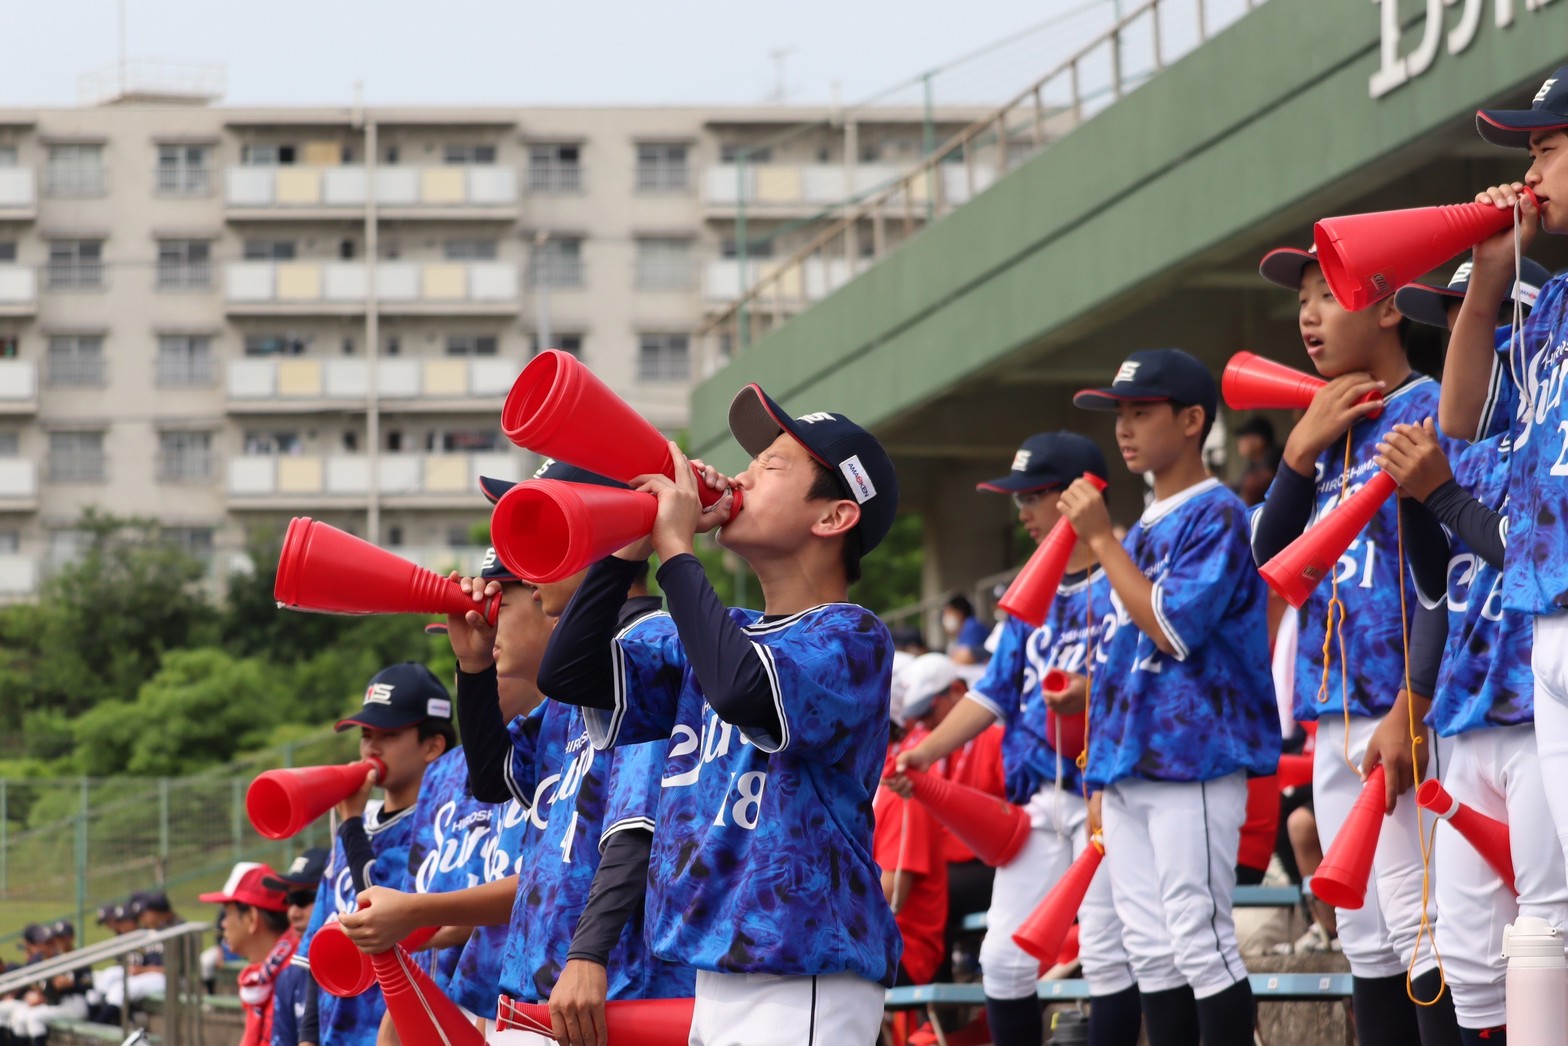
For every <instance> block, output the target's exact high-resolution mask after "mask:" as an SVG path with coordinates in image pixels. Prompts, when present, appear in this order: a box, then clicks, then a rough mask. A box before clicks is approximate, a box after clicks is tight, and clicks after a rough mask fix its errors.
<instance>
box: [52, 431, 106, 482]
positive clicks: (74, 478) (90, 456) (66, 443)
mask: <svg viewBox="0 0 1568 1046" xmlns="http://www.w3.org/2000/svg"><path fill="white" fill-rule="evenodd" d="M48 472H49V479H50V480H51V481H52V482H55V483H102V482H103V481H104V479H105V477H106V470H105V468H104V456H103V432H102V431H97V432H51V433H49V465H48Z"/></svg>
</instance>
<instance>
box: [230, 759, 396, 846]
mask: <svg viewBox="0 0 1568 1046" xmlns="http://www.w3.org/2000/svg"><path fill="white" fill-rule="evenodd" d="M369 770H374V771H375V772H376V780H378V781H384V780H386V776H387V767H386V764H385V763H383V762H382V761H381V760H379V759H366V760H363V761H362V762H358V763H349V764H348V765H347V766H304V767H298V768H296V769H292V770H268V771H267V772H266V773H264V774H260V775H258V776H257V777H256V779H255V780H254V781H252V782H251V783H250V788H249V789H247V790H246V792H245V812H246V813H247V814H249V815H250V823H251V827H253V828H255V829H256V831H257V832H259V833H260V834H261V835H264V836H266V837H267V838H268V839H288V838H290V837H291V836H295V835H298V834H299V833H300V831H301V830H302V829H303V828H304V827H305V826H306V825H307V824H309V823H310V822H312V821H314V820H315V819H316V818H318V817H320V816H321V815H322V814H324V813H326V812H327V811H328V810H330V809H332V808H333V807H334V806H336V805H338V804H339V803H341V802H342V801H343V800H345V799H347V798H348V797H349V796H351V795H353V794H354V793H355V792H357V791H359V788H360V786H361V785H363V784H364V783H365V773H366V772H367V771H369Z"/></svg>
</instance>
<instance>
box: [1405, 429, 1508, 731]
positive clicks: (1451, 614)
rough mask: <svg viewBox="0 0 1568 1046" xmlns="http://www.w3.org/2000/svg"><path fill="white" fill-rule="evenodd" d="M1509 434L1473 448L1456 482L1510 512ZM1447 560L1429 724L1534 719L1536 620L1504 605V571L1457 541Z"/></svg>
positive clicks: (1442, 727) (1459, 465)
mask: <svg viewBox="0 0 1568 1046" xmlns="http://www.w3.org/2000/svg"><path fill="white" fill-rule="evenodd" d="M1510 458H1511V454H1510V453H1509V447H1508V437H1506V436H1499V437H1494V438H1492V439H1489V440H1487V441H1486V442H1484V443H1477V444H1475V445H1474V446H1471V447H1466V448H1465V449H1464V450H1462V451H1460V453H1459V455H1458V460H1457V461H1455V462H1454V480H1455V481H1456V482H1457V483H1458V484H1459V485H1460V486H1461V487H1463V488H1464V489H1465V490H1466V491H1468V492H1469V493H1470V496H1471V497H1473V498H1475V499H1476V500H1477V501H1479V502H1480V503H1481V504H1483V505H1485V506H1486V507H1488V508H1490V509H1493V510H1494V511H1497V512H1502V513H1505V514H1506V513H1507V511H1508V507H1507V499H1508V476H1509V471H1510V467H1511V462H1510ZM1453 542H1454V544H1453V552H1452V555H1451V556H1450V558H1449V561H1448V642H1447V644H1446V645H1445V646H1444V648H1443V667H1442V669H1441V670H1440V671H1439V672H1438V676H1437V696H1436V698H1435V699H1434V700H1433V702H1432V711H1431V713H1430V715H1429V716H1428V717H1427V722H1429V723H1430V724H1431V725H1432V729H1434V730H1436V731H1437V732H1438V734H1439V735H1440V736H1442V737H1452V736H1453V735H1454V734H1462V733H1464V732H1465V731H1467V730H1476V729H1480V728H1482V727H1488V726H1516V725H1518V724H1520V723H1529V722H1533V721H1534V720H1535V675H1534V673H1533V672H1532V671H1531V668H1530V650H1531V645H1532V642H1533V637H1532V635H1531V633H1532V632H1533V629H1532V627H1531V625H1532V623H1533V622H1532V619H1531V617H1530V615H1528V614H1520V613H1516V612H1514V611H1507V610H1504V609H1503V575H1502V573H1501V572H1500V571H1499V570H1498V569H1497V568H1496V567H1494V566H1492V565H1491V564H1489V563H1487V562H1486V561H1485V560H1483V559H1482V558H1481V557H1480V556H1477V555H1476V554H1475V553H1474V552H1471V551H1470V550H1469V549H1467V548H1465V546H1464V544H1463V543H1462V542H1460V541H1459V539H1458V538H1454V539H1453Z"/></svg>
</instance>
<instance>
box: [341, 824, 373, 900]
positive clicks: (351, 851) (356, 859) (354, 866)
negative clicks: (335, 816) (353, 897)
mask: <svg viewBox="0 0 1568 1046" xmlns="http://www.w3.org/2000/svg"><path fill="white" fill-rule="evenodd" d="M338 838H339V839H340V840H342V842H343V853H344V856H345V857H346V858H347V860H348V872H349V877H350V878H351V879H352V880H353V882H354V892H355V893H359V892H361V891H363V890H368V889H369V888H370V885H371V884H370V868H371V866H372V865H374V864H375V863H376V851H375V848H374V847H372V846H371V845H370V836H369V835H368V834H367V833H366V832H365V819H364V818H363V817H350V818H348V819H346V820H345V821H344V822H343V823H342V824H341V825H339V826H338Z"/></svg>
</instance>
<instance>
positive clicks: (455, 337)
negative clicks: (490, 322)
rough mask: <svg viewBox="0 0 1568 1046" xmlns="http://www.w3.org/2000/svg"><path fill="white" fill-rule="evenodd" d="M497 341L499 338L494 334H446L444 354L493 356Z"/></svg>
mask: <svg viewBox="0 0 1568 1046" xmlns="http://www.w3.org/2000/svg"><path fill="white" fill-rule="evenodd" d="M499 343H500V339H498V338H497V337H496V336H495V335H494V334H448V335H447V338H446V354H447V355H448V356H494V355H495V354H496V352H497V350H498V348H499Z"/></svg>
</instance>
